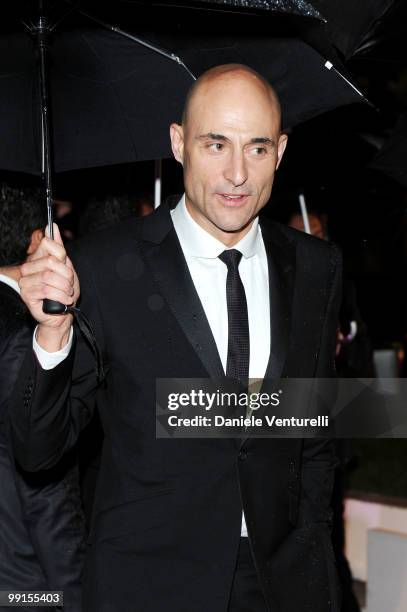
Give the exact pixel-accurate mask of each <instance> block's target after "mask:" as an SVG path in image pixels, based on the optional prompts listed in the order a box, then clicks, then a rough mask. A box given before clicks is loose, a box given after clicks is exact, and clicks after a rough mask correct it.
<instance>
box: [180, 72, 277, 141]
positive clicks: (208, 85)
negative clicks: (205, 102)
mask: <svg viewBox="0 0 407 612" xmlns="http://www.w3.org/2000/svg"><path fill="white" fill-rule="evenodd" d="M227 85H232V86H235V87H240V88H242V89H246V88H250V89H251V91H252V92H253V93H256V94H257V95H258V96H260V97H262V98H263V99H265V100H267V101H268V103H269V104H270V111H271V112H272V113H273V115H275V121H276V122H277V123H278V128H279V129H280V125H281V107H280V102H279V99H278V96H277V93H276V91H275V90H274V88H273V87H272V86H271V85H270V83H269V82H268V81H267V80H266V79H265V78H264V77H263V76H261V75H260V74H259V73H258V72H256V71H255V70H253V69H252V68H249V67H248V66H244V65H243V64H223V65H222V66H215V67H214V68H211V69H209V70H207V71H206V72H204V73H203V74H202V75H201V76H200V77H199V78H198V79H197V80H196V81H195V82H194V83H193V85H192V86H191V87H190V89H189V91H188V93H187V97H186V99H185V104H184V110H183V114H182V125H183V127H184V129H185V128H186V126H187V124H188V121H189V118H190V116H191V114H192V113H193V112H194V110H195V107H196V103H197V102H198V103H199V102H202V99H204V98H206V97H208V96H210V95H211V93H213V92H214V90H215V89H216V88H219V87H223V86H227Z"/></svg>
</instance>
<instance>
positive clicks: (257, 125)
mask: <svg viewBox="0 0 407 612" xmlns="http://www.w3.org/2000/svg"><path fill="white" fill-rule="evenodd" d="M171 140H172V145H173V151H174V155H175V157H176V159H178V161H180V162H181V163H182V164H183V166H184V184H185V194H186V204H187V207H188V210H189V212H190V214H191V216H192V217H193V218H194V219H195V221H197V223H199V224H200V225H201V226H202V227H203V228H204V229H206V231H208V232H209V233H210V234H212V235H213V236H215V237H216V238H218V239H219V240H221V241H222V242H224V244H228V245H233V244H235V243H236V242H238V240H240V238H241V237H242V236H243V235H244V234H245V233H246V232H247V231H248V230H249V228H250V226H251V223H252V221H253V219H254V218H255V217H256V215H257V214H258V212H259V211H260V209H261V208H263V206H264V205H265V204H266V203H267V201H268V200H269V198H270V193H271V188H272V185H273V179H274V173H275V170H276V167H277V166H278V164H279V161H280V159H281V157H282V155H283V152H284V148H285V144H286V140H287V137H286V136H285V135H280V134H279V114H278V109H277V106H276V105H275V103H273V100H272V98H271V97H270V95H269V94H268V92H267V91H266V89H265V88H264V87H263V86H262V85H261V84H259V83H258V81H257V80H256V79H255V78H254V77H252V75H249V76H248V75H243V76H242V75H241V74H237V75H233V76H232V75H227V76H226V77H223V78H220V79H219V78H218V79H217V80H216V81H215V82H212V83H209V84H204V85H202V86H201V88H200V89H199V90H198V92H197V93H196V94H195V95H194V97H193V100H192V102H191V105H190V112H189V113H188V120H187V122H186V125H184V126H183V128H182V127H181V126H177V125H172V126H171Z"/></svg>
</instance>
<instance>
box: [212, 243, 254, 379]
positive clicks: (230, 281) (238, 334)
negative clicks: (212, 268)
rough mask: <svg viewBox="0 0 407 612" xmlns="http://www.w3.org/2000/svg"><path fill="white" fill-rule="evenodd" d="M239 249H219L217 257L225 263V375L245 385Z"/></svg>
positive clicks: (245, 348) (246, 319) (246, 350)
mask: <svg viewBox="0 0 407 612" xmlns="http://www.w3.org/2000/svg"><path fill="white" fill-rule="evenodd" d="M241 258H242V254H241V252H240V251H237V250H236V249H230V250H228V251H223V253H221V254H220V255H219V259H221V260H222V261H223V263H224V264H226V266H227V268H228V275H227V278H226V299H227V306H228V328H229V335H228V357H227V363H226V376H227V377H228V378H229V377H230V378H234V379H237V380H239V381H240V382H241V383H242V384H244V385H245V386H247V384H248V378H249V359H250V336H249V317H248V314H247V302H246V294H245V291H244V287H243V283H242V279H241V278H240V274H239V263H240V260H241Z"/></svg>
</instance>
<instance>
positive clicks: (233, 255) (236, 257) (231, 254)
mask: <svg viewBox="0 0 407 612" xmlns="http://www.w3.org/2000/svg"><path fill="white" fill-rule="evenodd" d="M219 259H220V260H222V261H223V263H224V264H226V265H227V267H228V270H237V269H238V267H239V264H240V260H241V259H242V253H241V252H240V251H238V250H237V249H228V250H226V251H223V253H221V254H220V255H219Z"/></svg>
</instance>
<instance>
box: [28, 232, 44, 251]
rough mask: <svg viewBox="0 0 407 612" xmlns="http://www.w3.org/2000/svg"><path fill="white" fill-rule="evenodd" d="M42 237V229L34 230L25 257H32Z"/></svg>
mask: <svg viewBox="0 0 407 612" xmlns="http://www.w3.org/2000/svg"><path fill="white" fill-rule="evenodd" d="M43 237H44V232H43V230H42V229H36V230H34V231H33V233H32V234H31V239H30V244H29V245H28V249H27V255H32V254H33V253H35V251H36V250H37V249H38V247H39V245H40V242H41V240H42V239H43Z"/></svg>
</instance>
